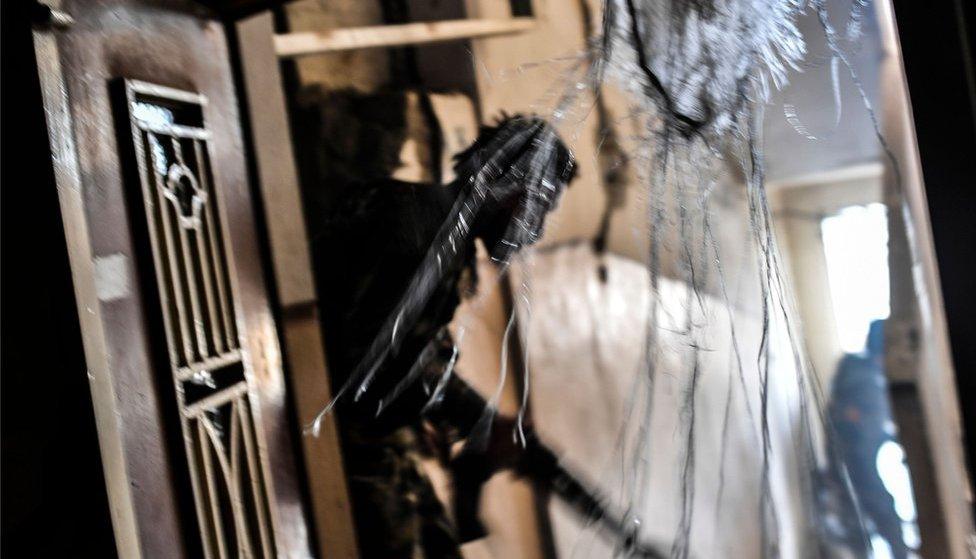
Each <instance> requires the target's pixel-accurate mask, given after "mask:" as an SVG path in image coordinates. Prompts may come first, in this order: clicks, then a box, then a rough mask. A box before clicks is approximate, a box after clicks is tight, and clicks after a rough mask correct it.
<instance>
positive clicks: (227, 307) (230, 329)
mask: <svg viewBox="0 0 976 559" xmlns="http://www.w3.org/2000/svg"><path fill="white" fill-rule="evenodd" d="M202 152H203V150H200V151H199V152H198V153H200V154H202ZM197 165H198V167H199V175H200V188H202V189H203V191H204V192H206V193H207V200H208V203H207V204H206V206H205V207H204V210H205V218H204V219H203V220H202V221H203V222H204V223H203V224H202V225H203V226H204V227H201V229H206V235H207V239H208V240H209V242H210V252H211V255H212V261H213V264H214V282H215V283H216V284H217V294H218V296H219V297H220V311H221V314H222V316H223V319H224V320H223V323H224V339H225V340H226V342H227V347H228V348H237V347H238V342H237V325H236V324H235V323H234V312H233V308H234V306H233V304H232V302H231V300H230V293H231V291H230V286H229V285H228V284H229V281H228V279H229V278H228V277H227V270H226V262H225V261H224V252H223V245H222V244H221V240H220V239H221V237H220V222H219V221H218V220H217V217H216V216H217V208H216V205H217V203H218V201H217V195H216V192H214V189H213V188H211V185H210V176H209V159H207V158H205V157H202V156H201V157H200V158H199V159H198V160H197Z"/></svg>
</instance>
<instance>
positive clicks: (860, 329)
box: [820, 204, 890, 353]
mask: <svg viewBox="0 0 976 559" xmlns="http://www.w3.org/2000/svg"><path fill="white" fill-rule="evenodd" d="M820 230H821V234H822V235H823V244H824V254H825V256H826V259H827V280H828V282H829V284H830V298H831V299H832V301H833V307H834V318H835V320H836V321H837V334H838V336H839V337H840V345H841V348H842V349H843V350H844V351H846V352H848V353H857V352H859V351H862V350H863V349H864V342H865V339H866V338H867V335H868V327H869V326H870V325H871V322H872V321H874V320H877V319H881V318H887V317H888V313H889V312H890V307H889V304H888V224H887V217H886V215H885V206H884V204H868V205H867V206H850V207H847V208H844V209H843V210H841V211H840V213H838V214H837V215H833V216H830V217H827V218H825V219H824V220H823V221H822V222H821V223H820Z"/></svg>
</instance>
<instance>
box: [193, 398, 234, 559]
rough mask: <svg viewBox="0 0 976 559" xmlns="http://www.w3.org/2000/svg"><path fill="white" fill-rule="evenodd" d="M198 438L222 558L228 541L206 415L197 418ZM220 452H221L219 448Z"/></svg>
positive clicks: (218, 549)
mask: <svg viewBox="0 0 976 559" xmlns="http://www.w3.org/2000/svg"><path fill="white" fill-rule="evenodd" d="M196 421H197V439H198V440H199V446H200V453H201V454H202V456H203V471H204V476H205V480H204V481H205V483H206V485H207V492H208V494H209V495H210V515H211V516H212V517H213V533H214V539H215V540H217V551H218V553H219V556H220V558H221V559H225V558H226V557H227V542H225V541H224V539H225V538H224V523H223V520H222V519H221V518H220V502H219V500H218V496H217V488H216V485H215V484H216V483H217V479H216V472H214V467H213V454H212V450H211V447H212V446H213V445H214V441H213V439H212V438H211V437H210V433H209V432H208V430H207V426H208V425H207V424H208V422H209V421H210V420H209V419H207V416H206V415H203V414H200V415H199V416H198V417H197V418H196ZM217 450H218V453H219V449H217Z"/></svg>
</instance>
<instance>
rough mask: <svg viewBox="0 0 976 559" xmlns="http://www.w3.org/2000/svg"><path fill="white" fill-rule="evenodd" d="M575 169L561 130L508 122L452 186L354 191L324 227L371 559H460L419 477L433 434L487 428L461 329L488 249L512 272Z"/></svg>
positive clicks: (327, 307) (463, 165)
mask: <svg viewBox="0 0 976 559" xmlns="http://www.w3.org/2000/svg"><path fill="white" fill-rule="evenodd" d="M574 167H575V165H574V162H573V159H572V156H571V154H570V152H569V150H568V148H566V146H565V145H564V144H563V143H562V142H561V141H560V140H558V138H557V137H556V135H555V132H554V131H553V130H552V129H551V127H550V126H549V125H548V124H546V123H544V122H543V121H541V120H540V119H536V118H524V117H520V116H515V117H508V118H504V119H503V120H502V121H500V122H499V123H498V125H497V126H494V127H486V128H483V129H482V131H481V134H480V135H479V138H478V140H477V141H476V142H475V144H474V145H473V146H472V147H471V148H469V149H468V150H466V151H465V152H463V153H462V154H459V155H458V156H457V158H456V175H457V177H458V178H457V179H456V180H455V181H454V182H452V183H451V184H449V185H444V186H442V185H435V184H413V183H406V182H402V181H397V180H393V179H388V178H386V179H375V180H370V181H366V182H362V183H350V184H347V185H345V187H344V189H343V190H344V191H343V192H342V193H340V194H339V195H338V196H337V199H338V200H339V201H338V203H337V204H336V206H335V210H334V211H333V212H331V217H329V218H328V219H326V220H323V221H322V222H320V223H317V224H315V230H316V231H315V234H314V235H313V238H312V249H313V257H314V259H315V266H316V270H318V271H319V273H318V275H317V283H318V286H317V288H318V291H319V294H320V299H321V300H322V301H323V309H322V310H323V326H324V332H325V337H326V343H327V348H328V353H329V362H330V367H329V368H330V374H331V376H332V383H333V386H334V387H348V388H350V390H351V391H354V392H355V396H354V397H352V396H350V397H345V398H341V399H339V400H338V403H337V407H336V410H337V413H338V420H339V426H340V433H341V441H342V450H343V454H344V460H345V465H346V472H347V474H348V477H349V490H350V494H351V499H352V505H353V513H354V516H355V520H356V525H357V528H358V541H359V549H360V553H361V554H362V555H363V557H379V558H411V557H415V556H416V552H417V550H420V551H421V553H422V556H423V557H425V558H427V559H436V558H453V557H460V551H459V544H458V541H457V535H456V532H455V530H454V527H453V525H452V523H451V522H450V521H449V519H448V517H447V515H446V513H445V510H444V507H443V506H442V505H441V503H440V502H439V501H438V500H437V498H436V496H435V495H434V491H433V488H432V486H431V483H430V481H429V480H428V479H427V477H426V476H425V475H424V474H423V471H422V469H421V468H420V464H419V458H420V456H421V450H422V448H423V446H422V445H421V444H420V443H421V439H422V438H423V437H422V433H424V432H425V427H426V430H427V431H429V430H430V429H431V428H432V427H433V428H434V429H435V430H441V431H445V430H451V429H454V430H462V431H468V430H470V429H471V428H472V427H473V426H474V425H475V424H476V423H477V422H478V421H479V420H480V419H482V418H483V417H484V412H485V409H484V405H483V403H484V402H483V400H481V399H480V396H476V395H474V394H472V389H471V388H470V387H468V386H467V385H466V384H465V383H463V381H461V380H460V379H458V377H457V376H456V375H454V374H453V366H454V363H455V362H456V359H457V350H456V347H455V344H454V341H453V339H452V338H451V334H450V332H449V330H448V324H449V323H450V321H451V320H452V318H453V316H454V312H455V310H456V309H457V307H458V305H459V304H460V302H461V298H462V297H463V296H465V295H467V294H470V293H473V291H474V289H475V288H476V285H477V274H476V270H475V240H476V239H481V240H482V242H484V244H485V246H486V247H487V248H488V250H489V252H490V254H491V255H492V257H493V259H494V260H495V261H496V262H499V263H502V264H504V263H507V261H508V259H509V258H510V257H511V256H512V255H513V254H514V253H515V252H516V251H517V250H518V249H519V248H521V246H524V245H526V244H531V243H532V242H534V241H535V240H536V239H537V238H538V237H539V236H540V235H541V229H542V224H543V221H544V218H545V216H546V214H547V213H548V212H549V211H550V210H551V209H552V207H554V205H555V203H556V202H557V201H558V198H559V195H560V194H561V191H562V189H563V188H564V186H565V185H566V184H568V182H569V181H570V180H571V179H572V177H573V174H574ZM432 255H433V256H432ZM418 275H419V276H421V277H423V278H425V280H424V281H420V282H418V281H416V280H415V279H414V278H415V277H417V276H418ZM393 316H396V319H395V323H394V324H393V328H392V331H389V332H388V330H389V328H388V325H389V324H390V320H391V317H393ZM401 319H402V320H401ZM377 347H379V348H380V349H379V350H378V351H377V349H376V348H377ZM377 356H378V357H377ZM373 361H375V362H373ZM364 364H365V365H364ZM364 367H366V368H369V370H370V372H371V374H369V375H361V374H360V373H361V372H362V371H363V370H364ZM363 379H367V380H368V382H366V383H364V382H363ZM343 391H344V388H340V389H339V395H340V396H342V395H343V393H344V392H343ZM472 402H481V405H475V404H473V403H472ZM498 421H505V419H504V418H495V422H496V423H497V422H498ZM422 424H423V425H422ZM509 434H510V433H509ZM442 438H449V436H448V435H445V436H444V437H442Z"/></svg>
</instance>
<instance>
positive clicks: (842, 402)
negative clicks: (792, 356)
mask: <svg viewBox="0 0 976 559" xmlns="http://www.w3.org/2000/svg"><path fill="white" fill-rule="evenodd" d="M830 393H831V398H830V408H829V413H830V420H831V423H832V425H833V429H834V431H833V432H834V434H835V437H836V438H835V448H836V449H837V450H838V451H839V453H840V454H841V457H842V462H843V464H844V466H845V467H846V469H847V474H848V475H849V476H850V482H851V486H852V488H853V491H854V494H855V496H856V497H857V500H858V504H859V506H860V510H861V512H862V514H863V515H864V516H865V517H866V519H868V520H870V522H871V524H872V525H873V527H874V530H875V531H876V532H877V533H878V535H880V536H881V537H882V538H884V539H885V541H887V542H888V545H889V546H890V547H891V551H892V556H893V557H894V558H895V559H905V558H907V557H908V551H909V549H908V547H907V546H906V545H905V540H904V538H903V536H902V521H901V519H900V518H899V517H898V514H897V512H896V510H895V502H894V498H893V497H892V495H891V493H889V492H888V489H887V488H886V487H885V485H884V482H883V480H882V478H881V475H880V474H879V472H878V466H877V459H878V451H879V450H880V449H881V446H882V445H883V444H885V443H886V442H888V441H895V442H897V439H896V437H895V432H894V423H893V421H892V415H891V404H890V403H889V401H888V386H887V381H886V377H885V370H884V321H883V320H876V321H874V322H872V323H871V327H870V329H869V331H868V337H867V343H866V347H865V350H864V351H863V352H862V353H849V354H847V355H845V356H844V357H843V359H841V361H840V364H839V365H838V367H837V373H836V375H834V379H833V382H832V385H831V391H830ZM847 524H848V525H849V526H847V532H848V533H849V534H861V532H862V528H861V526H860V523H859V521H858V519H857V518H856V515H852V517H851V518H850V520H848V521H847ZM858 538H859V536H858Z"/></svg>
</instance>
